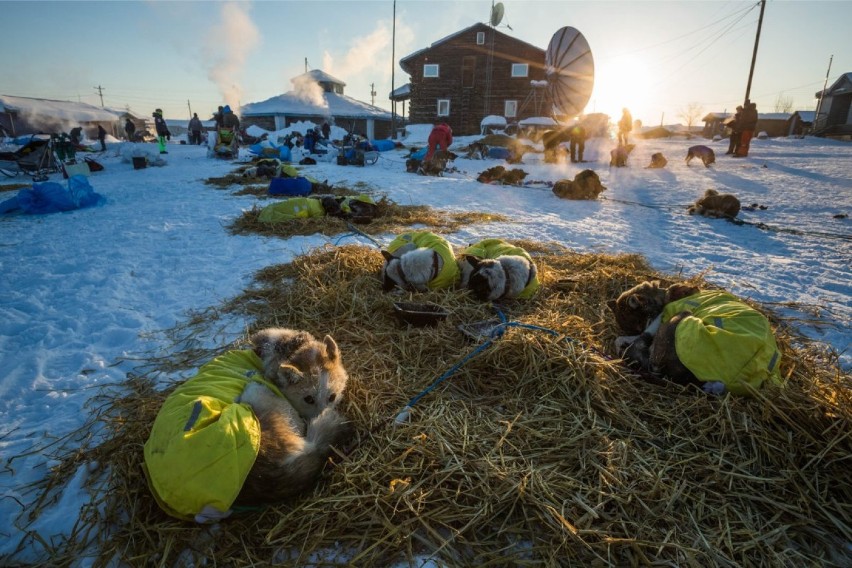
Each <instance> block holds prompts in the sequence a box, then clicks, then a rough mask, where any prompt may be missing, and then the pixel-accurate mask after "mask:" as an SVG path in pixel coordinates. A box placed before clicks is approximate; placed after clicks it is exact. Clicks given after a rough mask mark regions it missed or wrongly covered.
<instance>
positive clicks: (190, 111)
mask: <svg viewBox="0 0 852 568" xmlns="http://www.w3.org/2000/svg"><path fill="white" fill-rule="evenodd" d="M186 108H188V109H189V118H192V106H191V105H190V104H189V99H186Z"/></svg>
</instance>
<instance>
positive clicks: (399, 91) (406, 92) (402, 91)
mask: <svg viewBox="0 0 852 568" xmlns="http://www.w3.org/2000/svg"><path fill="white" fill-rule="evenodd" d="M409 96H411V83H406V84H405V85H403V86H402V87H397V88H396V89H394V90H393V91H391V94H390V95H388V98H389V99H396V100H402V99H405V98H408V97H409Z"/></svg>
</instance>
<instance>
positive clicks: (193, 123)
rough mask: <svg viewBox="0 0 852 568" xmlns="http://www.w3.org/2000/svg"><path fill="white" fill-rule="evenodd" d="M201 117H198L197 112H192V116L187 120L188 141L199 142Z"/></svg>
mask: <svg viewBox="0 0 852 568" xmlns="http://www.w3.org/2000/svg"><path fill="white" fill-rule="evenodd" d="M201 128H202V127H201V119H200V118H198V113H192V118H191V119H190V121H189V127H188V128H187V130H189V143H190V144H195V145H198V144H201Z"/></svg>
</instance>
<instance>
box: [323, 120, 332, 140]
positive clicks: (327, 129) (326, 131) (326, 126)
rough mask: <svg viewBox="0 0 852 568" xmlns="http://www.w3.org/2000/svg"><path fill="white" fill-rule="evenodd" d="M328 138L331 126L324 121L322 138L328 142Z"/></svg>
mask: <svg viewBox="0 0 852 568" xmlns="http://www.w3.org/2000/svg"><path fill="white" fill-rule="evenodd" d="M329 136H331V125H329V123H328V122H327V121H326V122H323V123H322V137H323V138H324V139H325V140H328V139H329Z"/></svg>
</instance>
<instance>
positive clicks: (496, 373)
mask: <svg viewBox="0 0 852 568" xmlns="http://www.w3.org/2000/svg"><path fill="white" fill-rule="evenodd" d="M518 244H520V245H521V246H524V247H525V248H526V249H527V250H528V251H530V252H531V253H532V254H533V255H534V257H535V259H536V262H537V263H538V265H539V267H540V278H541V280H542V288H541V290H540V292H539V294H538V296H537V297H536V298H535V299H533V300H531V301H527V302H518V303H512V304H507V305H505V306H504V307H503V312H504V313H505V315H506V316H507V317H508V318H509V319H510V320H513V321H519V322H522V323H525V324H530V325H535V326H540V327H543V328H547V329H548V330H553V331H555V332H557V335H551V334H550V333H548V332H547V331H541V330H534V329H521V328H513V329H509V330H508V331H507V332H506V334H505V335H504V336H503V337H502V338H500V339H497V340H495V341H494V342H493V344H491V345H490V346H488V347H485V348H483V349H482V351H481V352H480V353H478V354H477V355H476V356H475V357H472V358H470V359H469V360H468V361H466V362H465V363H464V364H463V365H461V366H460V368H459V369H458V371H457V372H456V373H455V374H454V375H453V376H451V377H450V378H448V379H447V380H445V381H444V382H442V383H441V384H439V385H438V386H437V387H436V388H435V389H434V390H432V391H430V392H429V393H428V394H427V395H426V396H424V397H423V398H422V399H420V400H419V401H418V402H417V403H416V404H415V405H414V407H413V410H412V412H411V418H410V421H409V422H407V423H405V424H402V425H394V424H393V418H394V417H395V416H396V415H397V413H398V412H399V411H400V410H401V409H402V408H403V407H404V406H405V404H406V403H407V402H408V401H409V400H410V399H411V398H412V397H413V396H414V395H416V394H417V393H419V392H421V391H422V390H423V389H424V388H425V387H427V386H428V385H430V384H431V383H432V382H433V381H434V380H435V379H437V378H438V377H440V376H442V375H443V374H444V373H445V372H446V371H447V370H448V369H450V368H451V367H452V366H453V365H454V364H456V363H458V362H459V361H461V360H462V359H463V358H464V357H466V356H467V355H469V354H470V353H471V352H472V351H473V350H474V349H475V348H476V346H477V344H476V343H474V342H472V341H470V340H466V339H464V338H463V336H462V334H461V333H460V332H459V331H458V329H457V326H458V325H459V324H464V323H470V322H475V321H479V320H484V319H488V318H490V317H492V316H493V315H494V314H495V312H494V310H493V309H492V308H491V307H489V306H488V305H485V304H481V303H477V302H475V301H474V300H473V299H472V298H471V297H470V296H469V295H468V294H467V293H465V292H463V291H455V290H453V291H433V292H429V293H426V294H416V295H413V294H412V295H409V294H403V295H401V296H400V295H394V294H383V293H382V292H381V291H380V282H379V280H378V277H377V275H378V272H379V269H380V266H381V262H382V261H381V256H380V254H379V252H378V251H377V250H375V249H373V248H367V247H363V246H355V245H349V246H344V247H340V248H336V247H328V248H326V249H324V250H320V251H317V252H314V253H312V254H311V255H307V256H302V257H298V258H297V259H296V260H295V261H294V262H293V263H291V264H287V265H280V266H273V267H268V268H267V269H264V270H262V271H261V272H259V273H258V274H257V275H256V286H255V287H253V288H252V289H250V290H247V291H245V293H244V294H242V295H241V296H239V297H237V298H234V299H233V300H232V301H230V302H229V303H228V304H227V305H225V306H222V307H221V310H220V311H222V312H230V313H232V314H242V315H245V316H248V317H249V319H250V320H251V321H253V322H254V323H253V324H252V326H251V327H252V330H254V329H257V328H261V327H266V326H288V327H295V328H303V329H306V330H308V331H310V332H312V333H314V334H315V335H320V336H321V335H322V334H325V333H331V334H332V335H333V336H334V338H335V339H336V340H337V342H338V344H339V345H340V347H341V350H342V353H343V358H344V364H345V365H346V367H347V369H348V370H349V372H350V375H351V379H350V382H349V387H348V389H347V395H346V401H345V403H344V404H343V406H342V410H343V411H344V412H345V413H346V414H347V415H348V416H349V417H351V419H352V420H353V422H354V424H355V426H356V429H357V438H356V439H355V440H353V442H352V444H351V445H350V446H348V447H346V448H341V451H340V452H339V453H338V454H337V455H336V456H335V457H334V458H333V459H332V460H331V461H330V463H329V465H328V467H327V468H326V470H325V472H324V474H323V478H322V480H321V481H320V483H319V485H318V486H317V487H316V489H315V490H314V491H313V492H312V493H310V494H308V495H305V496H304V497H302V498H299V499H296V500H293V501H291V502H287V503H282V504H278V505H276V506H272V507H269V508H266V509H264V510H260V511H251V512H246V513H242V514H240V515H237V516H235V517H232V518H231V519H229V520H227V521H224V522H222V523H220V524H219V525H216V526H213V527H199V526H195V525H191V524H187V523H181V522H178V521H175V520H173V519H170V518H169V517H167V516H166V515H165V514H164V513H162V512H161V511H160V510H159V509H158V508H157V506H156V504H155V503H154V500H153V498H152V497H151V495H150V493H149V491H148V488H147V486H146V484H145V480H144V477H143V476H142V473H141V459H142V444H143V443H144V441H145V439H146V436H147V433H148V430H149V428H150V425H151V423H152V422H153V419H154V416H155V415H156V412H157V410H158V408H159V405H160V403H161V402H162V400H163V398H164V396H165V395H166V393H163V392H158V391H156V390H154V389H153V388H151V385H150V382H151V381H150V380H146V378H145V377H137V378H135V379H134V380H132V381H131V382H130V388H131V389H134V390H133V392H132V393H131V394H130V395H127V396H122V397H120V398H113V399H112V401H111V402H110V403H109V404H107V406H106V407H105V408H104V409H103V411H102V412H99V413H97V414H100V415H101V417H100V420H101V422H102V424H104V425H105V426H106V428H107V429H108V432H107V435H106V440H105V441H104V442H103V443H102V444H101V445H100V446H97V447H94V448H92V449H90V450H87V451H83V452H78V453H77V454H75V455H74V456H73V458H69V459H67V460H66V461H65V462H64V463H63V465H62V466H60V467H59V468H57V472H58V475H61V474H62V470H63V468H64V469H65V472H66V475H67V474H68V472H73V471H74V468H75V467H77V466H79V465H80V464H81V463H84V462H85V461H88V460H97V461H98V463H99V465H100V467H101V468H104V469H105V470H106V471H108V472H109V474H108V476H106V477H105V487H102V489H101V491H100V492H99V493H98V494H97V495H98V497H97V501H96V503H95V504H94V505H93V506H92V507H91V508H89V509H87V510H86V511H85V512H84V516H83V518H82V519H81V526H80V532H79V534H76V535H74V538H73V539H72V542H71V543H68V544H67V545H65V546H63V547H62V548H61V549H57V550H55V551H54V558H53V560H54V561H55V562H57V563H62V562H65V561H68V560H69V559H71V558H73V557H74V555H75V554H77V553H79V550H80V547H81V545H80V544H79V542H81V541H83V540H84V538H85V537H86V535H87V532H86V531H91V532H90V533H88V536H89V537H92V538H94V539H96V542H97V550H98V554H99V563H105V562H106V561H108V560H109V559H115V558H119V559H122V560H124V561H125V562H127V563H130V564H132V565H141V564H146V563H147V564H157V565H163V566H175V565H187V564H190V563H191V562H193V561H194V562H196V563H197V562H200V561H201V560H202V559H207V560H206V562H207V563H208V564H216V565H219V564H223V565H227V566H249V565H263V564H268V563H270V562H280V563H284V564H289V565H306V564H308V565H319V564H349V565H353V566H389V565H394V564H397V563H402V564H405V563H406V562H411V563H412V565H418V564H417V561H416V560H415V559H416V558H417V559H420V560H422V559H424V558H427V557H431V558H432V560H433V561H434V562H435V563H436V564H437V565H447V566H489V565H497V566H509V565H511V566H515V565H535V566H542V565H546V566H555V565H572V566H605V565H618V566H626V565H647V564H659V565H667V566H674V565H676V566H696V567H699V566H701V567H704V566H712V565H716V566H806V565H811V566H816V565H819V566H826V565H829V566H830V565H842V564H843V563H844V562H848V560H849V554H850V551H849V548H848V546H849V543H850V542H852V529H850V513H851V512H852V510H850V508H852V505H850V503H852V482H850V475H849V471H850V463H849V462H850V455H852V454H850V450H852V443H850V435H852V434H850V432H852V428H850V418H852V415H850V408H852V406H850V382H852V380H850V376H849V375H848V374H843V373H842V372H840V371H839V370H838V367H837V365H836V361H835V360H832V359H831V357H829V356H826V354H825V353H823V352H821V351H820V350H818V349H816V348H815V347H813V346H810V345H808V344H807V342H804V341H803V340H802V339H801V338H798V337H796V336H795V335H794V334H793V333H792V332H791V331H789V330H788V329H787V328H786V326H784V325H783V322H779V321H777V320H773V321H774V323H775V324H776V325H779V330H778V339H779V345H780V346H781V347H782V349H783V350H784V357H785V358H784V361H783V365H782V373H783V376H784V377H785V378H786V387H785V388H784V389H781V390H766V391H762V392H761V394H760V396H759V397H758V398H756V399H745V398H733V397H728V396H725V397H720V398H715V397H709V396H706V395H703V394H702V393H699V392H698V391H697V390H695V389H682V388H680V387H676V386H674V385H670V384H665V383H653V382H648V381H646V380H643V379H641V378H638V377H636V376H635V375H633V374H631V372H630V371H629V370H627V369H626V368H625V367H623V366H622V365H621V364H620V363H619V362H618V361H615V360H612V359H611V358H610V357H609V356H608V355H612V353H611V348H610V346H611V344H612V340H613V339H614V337H615V335H616V330H615V325H614V321H613V318H612V316H611V314H610V313H608V311H607V309H606V308H605V307H604V306H605V301H606V300H607V299H610V298H614V297H615V296H617V295H618V294H619V293H620V292H621V291H623V290H625V289H626V288H628V287H630V286H632V285H633V284H635V283H637V282H638V281H641V280H645V279H648V278H652V277H662V278H663V279H664V280H666V281H668V282H671V281H672V280H673V279H672V278H670V277H669V278H666V277H665V276H663V275H660V274H655V273H654V272H653V271H652V270H651V269H650V268H649V267H648V266H647V265H646V264H645V262H644V261H643V260H642V258H641V257H638V256H633V255H622V256H607V255H601V254H576V253H572V252H570V251H567V250H564V249H560V248H557V247H555V246H554V247H545V246H542V245H536V244H534V243H528V242H524V243H518ZM692 282H693V283H698V284H702V282H700V279H693V280H692ZM400 299H408V300H411V301H416V302H421V301H431V302H436V303H438V304H440V305H441V306H443V307H445V308H447V309H448V310H450V312H451V315H450V316H449V317H448V318H447V319H446V320H445V321H444V322H441V323H440V324H439V325H438V326H437V327H435V328H406V327H402V325H401V324H400V323H399V322H398V321H396V319H395V318H394V316H393V312H392V309H391V308H392V303H393V302H394V301H399V300H400ZM198 323H199V324H201V323H203V322H200V321H199V322H198ZM175 356H176V357H177V358H184V359H189V358H188V357H185V354H181V353H176V354H175ZM96 523H105V524H106V525H107V526H109V527H110V530H109V531H106V530H91V529H92V527H95V526H97V525H96ZM72 549H75V550H72ZM844 554H845V555H846V556H845V557H844ZM846 565H848V564H846Z"/></svg>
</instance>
